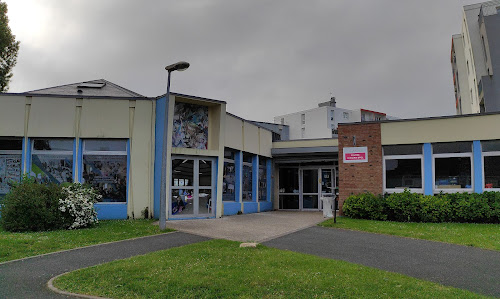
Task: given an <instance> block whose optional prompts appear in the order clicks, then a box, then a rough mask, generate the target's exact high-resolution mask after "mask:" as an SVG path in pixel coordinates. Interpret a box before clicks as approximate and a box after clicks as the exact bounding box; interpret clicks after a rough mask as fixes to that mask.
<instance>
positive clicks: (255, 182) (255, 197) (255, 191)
mask: <svg viewBox="0 0 500 299" xmlns="http://www.w3.org/2000/svg"><path fill="white" fill-rule="evenodd" d="M252 201H253V202H258V201H259V156H258V155H254V156H253V157H252Z"/></svg>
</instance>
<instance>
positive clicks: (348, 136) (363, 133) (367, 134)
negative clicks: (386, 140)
mask: <svg viewBox="0 0 500 299" xmlns="http://www.w3.org/2000/svg"><path fill="white" fill-rule="evenodd" d="M338 136H339V210H340V213H341V214H342V205H343V204H344V201H345V200H346V198H347V197H349V195H351V194H359V193H364V192H371V193H374V194H381V193H382V192H383V186H382V184H383V179H382V175H383V173H382V171H383V168H382V163H383V160H382V143H381V136H380V123H356V124H339V133H338ZM354 136H355V137H356V145H354V144H353V141H354V139H353V137H354ZM353 146H366V147H367V148H368V162H366V163H344V162H343V157H344V154H343V148H344V147H353Z"/></svg>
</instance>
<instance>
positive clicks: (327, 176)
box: [321, 169, 334, 193]
mask: <svg viewBox="0 0 500 299" xmlns="http://www.w3.org/2000/svg"><path fill="white" fill-rule="evenodd" d="M333 191H334V190H333V187H332V170H331V169H322V170H321V192H322V193H333Z"/></svg>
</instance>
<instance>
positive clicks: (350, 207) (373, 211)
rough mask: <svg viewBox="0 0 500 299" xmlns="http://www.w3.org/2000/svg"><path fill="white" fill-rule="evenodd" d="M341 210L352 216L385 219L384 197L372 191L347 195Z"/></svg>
mask: <svg viewBox="0 0 500 299" xmlns="http://www.w3.org/2000/svg"><path fill="white" fill-rule="evenodd" d="M342 211H343V212H344V214H345V215H346V216H349V217H352V218H362V219H374V220H387V214H386V213H385V204H384V198H383V197H382V196H376V195H373V194H372V193H362V194H358V195H351V196H349V198H347V199H346V200H345V202H344V205H343V208H342Z"/></svg>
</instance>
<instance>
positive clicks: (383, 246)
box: [263, 227, 500, 297]
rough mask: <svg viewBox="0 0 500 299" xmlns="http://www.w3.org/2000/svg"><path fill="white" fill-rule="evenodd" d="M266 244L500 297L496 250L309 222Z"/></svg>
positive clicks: (499, 273)
mask: <svg viewBox="0 0 500 299" xmlns="http://www.w3.org/2000/svg"><path fill="white" fill-rule="evenodd" d="M263 244H264V245H266V246H269V247H274V248H278V249H286V250H291V251H297V252H302V253H308V254H313V255H317V256H321V257H325V258H330V259H336V260H344V261H347V262H351V263H357V264H362V265H366V266H370V267H374V268H378V269H382V270H387V271H391V272H398V273H402V274H405V275H408V276H412V277H416V278H421V279H424V280H429V281H433V282H437V283H440V284H443V285H448V286H453V287H456V288H461V289H467V290H470V291H473V292H477V293H481V294H485V295H490V296H497V297H500V252H497V251H491V250H483V249H478V248H474V247H466V246H459V245H452V244H446V243H441V242H432V241H425V240H416V239H409V238H400V237H394V236H387V235H380V234H373V233H365V232H357V231H351V230H342V229H331V228H323V227H311V228H307V229H304V230H301V231H298V232H295V233H292V234H289V235H286V236H283V237H281V238H277V239H273V240H270V241H268V242H264V243H263ZM332 283H333V282H332Z"/></svg>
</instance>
